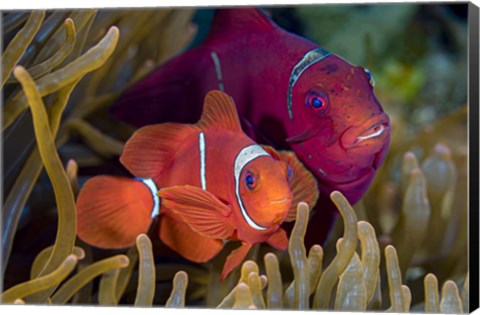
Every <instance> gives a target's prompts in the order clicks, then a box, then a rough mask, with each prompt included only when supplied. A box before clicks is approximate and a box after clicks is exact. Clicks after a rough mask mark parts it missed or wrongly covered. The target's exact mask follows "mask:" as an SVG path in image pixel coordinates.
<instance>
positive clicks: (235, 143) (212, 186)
mask: <svg viewBox="0 0 480 315" xmlns="http://www.w3.org/2000/svg"><path fill="white" fill-rule="evenodd" d="M120 162H121V163H122V164H123V165H124V166H125V167H126V168H127V169H128V170H129V171H130V173H131V174H132V175H133V176H135V177H134V178H127V177H118V176H96V177H93V178H91V179H89V180H88V181H87V182H86V183H85V185H84V186H83V187H82V189H81V190H80V193H79V196H78V199H77V216H78V219H77V234H78V236H79V238H80V239H81V240H83V241H85V242H86V243H88V244H90V245H93V246H95V247H100V248H108V249H120V248H126V247H128V246H132V245H133V244H134V243H135V238H136V236H137V235H138V234H140V233H145V232H146V231H147V230H148V229H149V226H150V224H151V222H152V219H153V218H154V217H157V216H159V219H160V226H159V236H160V240H161V241H162V242H163V243H165V244H166V245H167V246H168V247H170V248H171V249H173V250H174V251H175V252H177V253H178V254H180V255H181V256H183V257H184V258H186V259H188V260H190V261H193V262H197V263H201V262H207V261H209V260H210V259H212V258H213V257H214V256H215V255H216V254H217V253H218V252H219V251H220V250H221V249H222V248H223V246H224V244H225V241H229V240H239V241H241V246H240V247H238V248H237V249H235V250H233V251H232V252H231V253H230V255H229V256H228V257H227V259H226V262H225V265H224V268H223V271H222V275H221V278H222V279H223V278H224V277H225V276H226V275H228V274H229V273H230V272H231V271H232V270H233V269H234V268H235V267H236V266H238V265H239V264H240V263H241V262H242V260H243V259H244V258H245V256H246V255H247V253H248V251H249V249H250V248H251V247H252V245H253V244H256V243H261V242H266V243H267V244H269V245H271V246H273V247H275V248H277V249H281V250H284V249H286V248H287V245H288V237H287V234H286V232H285V231H284V230H283V229H282V228H281V227H280V225H281V224H282V223H283V222H288V221H292V220H294V219H295V215H296V206H297V204H298V202H300V201H305V202H307V203H308V204H309V205H310V206H313V205H314V204H315V202H316V200H317V198H318V190H317V184H316V181H315V178H314V177H313V176H312V174H311V173H310V172H309V171H307V170H306V169H305V168H304V167H303V166H302V164H301V163H300V162H299V161H298V159H297V158H296V157H295V155H294V154H293V153H292V152H286V151H276V150H274V149H273V148H271V147H269V146H265V145H258V144H257V143H255V142H254V141H253V140H252V139H250V138H249V137H248V136H247V135H245V133H244V132H243V131H242V129H241V125H240V121H239V118H238V114H237V111H236V107H235V104H234V102H233V100H232V99H231V97H230V96H228V95H227V94H225V93H223V92H220V91H211V92H209V93H208V94H207V95H206V97H205V102H204V110H203V113H202V115H201V118H200V120H199V121H198V122H197V123H196V124H179V123H163V124H157V125H149V126H145V127H143V128H140V129H139V130H137V131H136V132H135V133H134V134H133V135H132V137H131V138H130V139H129V140H128V141H127V142H126V144H125V146H124V149H123V152H122V154H121V156H120Z"/></svg>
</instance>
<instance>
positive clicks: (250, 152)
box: [234, 144, 269, 230]
mask: <svg viewBox="0 0 480 315" xmlns="http://www.w3.org/2000/svg"><path fill="white" fill-rule="evenodd" d="M260 156H269V154H268V153H267V151H265V150H264V149H263V148H262V147H261V146H259V145H258V144H252V145H250V146H248V147H245V148H243V149H242V150H241V151H240V152H239V153H238V155H237V157H236V158H235V166H234V175H235V194H236V195H237V201H238V205H239V207H240V211H241V212H242V216H243V218H244V219H245V221H247V223H248V225H250V226H251V227H252V228H254V229H255V230H266V229H267V228H266V227H263V226H261V225H258V224H257V223H255V222H254V221H253V220H252V218H250V216H249V215H248V213H247V210H245V207H244V205H243V201H242V197H241V196H240V174H241V173H242V170H243V168H244V167H245V165H247V164H248V163H249V162H251V161H253V160H255V159H256V158H258V157H260Z"/></svg>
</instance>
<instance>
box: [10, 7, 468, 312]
mask: <svg viewBox="0 0 480 315" xmlns="http://www.w3.org/2000/svg"><path fill="white" fill-rule="evenodd" d="M462 6H466V5H416V4H397V5H373V6H368V5H367V6H346V5H328V6H318V7H317V6H300V7H297V8H288V9H287V8H286V9H282V8H267V9H270V12H271V14H272V16H273V19H274V20H275V21H276V22H277V23H278V24H280V25H282V26H284V27H285V28H288V29H289V30H291V31H297V30H302V31H303V36H306V37H308V38H310V39H311V40H312V41H314V42H316V43H318V44H320V45H321V46H322V47H324V48H325V49H328V50H329V51H331V52H332V53H335V54H338V55H340V56H342V57H343V58H346V59H348V60H349V61H350V62H352V63H354V64H363V65H364V66H365V67H366V68H368V69H369V70H370V71H369V72H370V73H371V75H373V78H372V81H371V84H372V85H373V82H375V87H374V91H375V94H376V96H377V98H378V99H379V100H380V101H381V103H382V106H383V109H384V110H385V112H386V113H388V115H389V116H390V125H391V129H392V134H391V140H390V148H389V153H388V154H387V155H386V157H385V160H384V163H383V166H382V167H381V168H380V169H379V170H378V171H377V175H376V177H375V179H374V181H373V182H372V184H371V186H370V188H369V190H368V191H367V192H366V194H365V196H364V197H363V198H362V199H360V201H358V202H356V203H355V205H354V207H353V208H352V207H351V205H350V203H349V202H348V201H347V199H346V198H345V197H344V196H343V195H342V194H341V193H339V192H334V193H332V194H331V195H330V194H327V195H326V196H325V198H327V199H331V200H332V204H333V205H335V208H336V209H338V211H339V212H340V217H339V218H340V219H339V220H336V222H335V224H334V226H333V228H332V230H331V232H330V234H329V236H328V239H327V240H326V241H325V242H323V243H317V244H316V245H313V246H310V245H307V246H305V242H304V237H305V233H306V231H307V221H308V217H309V212H310V210H311V209H309V207H308V206H307V205H306V204H303V203H300V204H299V205H298V211H297V217H296V220H295V225H294V226H293V229H292V231H291V233H290V236H289V244H288V251H278V250H275V249H274V248H272V247H269V246H268V245H259V244H257V245H255V246H253V248H252V249H251V250H250V251H249V253H248V256H247V259H246V261H244V262H243V264H242V267H241V268H237V269H235V270H234V271H233V272H232V273H231V275H229V276H228V277H227V278H226V279H225V280H224V281H218V279H219V277H220V274H221V270H222V267H223V264H224V262H225V259H226V256H227V255H228V253H229V252H231V250H232V249H234V248H235V247H236V246H238V243H235V242H229V243H227V244H226V246H225V249H224V250H222V251H221V252H220V253H219V254H218V255H217V256H215V257H214V258H213V259H212V260H211V261H209V262H207V263H203V264H194V263H192V262H189V261H188V260H185V259H181V258H180V257H178V256H177V255H175V254H174V253H172V252H171V251H169V249H168V248H166V247H165V245H164V244H162V243H161V242H160V241H159V240H158V237H157V236H156V235H158V231H155V229H154V228H153V229H154V231H148V233H146V234H141V235H139V236H138V238H137V239H136V245H135V246H133V247H131V248H130V249H128V250H126V251H125V250H123V251H108V250H101V249H98V248H95V247H92V246H89V245H87V244H85V243H83V242H82V241H81V240H79V239H78V238H76V209H75V201H74V200H75V198H76V196H77V195H78V191H79V189H80V188H81V187H82V186H83V183H84V182H85V180H86V179H88V178H90V177H92V176H94V175H99V174H117V175H128V173H127V172H126V171H125V169H124V168H123V167H122V166H121V165H120V164H119V162H118V156H119V155H120V154H121V153H122V150H123V146H124V143H125V141H126V140H127V139H128V138H129V137H130V136H131V135H132V133H133V132H134V131H135V129H136V128H134V127H132V126H131V125H128V124H126V123H121V122H118V121H116V120H114V119H113V118H112V117H111V116H110V115H109V111H108V108H109V107H110V106H111V105H112V104H113V103H114V102H115V101H116V100H117V99H118V97H119V96H120V95H121V94H122V93H124V92H125V91H126V90H127V89H128V88H129V87H131V86H134V83H136V82H139V80H140V79H141V78H143V77H145V75H147V74H148V73H150V72H151V71H152V70H153V69H155V68H156V67H157V66H159V65H162V64H164V63H165V62H166V61H167V60H170V58H171V57H172V56H173V55H175V54H178V52H179V51H182V49H184V48H185V47H186V46H187V45H188V43H189V42H190V41H191V40H192V38H193V37H194V35H195V32H196V30H197V28H196V27H195V26H194V24H192V18H193V16H194V10H192V9H158V10H153V9H151V10H134V11H128V12H127V11H123V10H79V11H73V12H70V11H47V12H43V11H32V12H3V13H2V15H3V16H2V17H3V19H2V30H3V36H4V43H5V45H4V51H3V52H2V71H3V72H2V78H3V79H2V88H3V92H4V93H3V94H4V108H3V129H2V130H3V132H2V135H3V145H4V177H3V182H4V201H3V207H2V219H3V227H2V253H3V259H4V261H3V265H2V272H3V288H4V289H3V293H2V295H1V298H2V303H53V304H65V303H68V304H101V305H136V306H149V305H161V306H163V305H165V306H166V307H183V306H206V307H219V308H244V309H246V308H271V309H279V308H287V309H308V308H314V309H324V310H325V309H337V310H359V311H360V310H391V311H397V312H401V311H426V312H442V313H459V312H462V311H466V310H468V299H469V294H468V291H469V287H468V284H469V282H468V267H467V252H468V242H467V229H465V228H464V227H465V226H466V225H467V213H468V206H467V205H468V199H467V191H468V184H467V171H468V170H467V166H466V165H467V163H466V160H467V143H466V139H467V137H466V132H467V131H466V121H467V111H466V105H465V103H466V99H467V98H466V93H467V92H466V91H467V89H466V86H467V85H466V69H467V66H468V64H467V61H466V58H465V56H466V54H465V52H466V40H467V39H466V38H467V36H466V34H467V33H466V21H465V16H464V14H463V13H462V12H464V11H462ZM197 11H198V12H197V17H196V19H195V20H196V21H199V20H201V19H199V18H198V17H201V15H202V11H203V10H197ZM143 21H148V22H147V23H144V22H143ZM334 21H336V22H334ZM352 21H355V23H354V22H352ZM379 25H382V28H381V29H382V32H378V29H379ZM153 30H155V31H153ZM352 32H353V34H354V36H352ZM412 34H415V35H412ZM352 39H355V40H354V41H353V40H352ZM345 45H346V46H345ZM212 60H213V59H210V60H209V62H212ZM17 65H20V66H21V67H16V66H17ZM365 73H366V75H368V74H367V72H365ZM369 77H370V76H369ZM373 79H374V80H375V81H373ZM265 88H267V87H265ZM312 102H313V100H312ZM315 103H316V104H318V101H315ZM312 104H313V103H312ZM43 169H45V170H46V172H43ZM317 214H318V213H317ZM309 229H311V228H309ZM145 232H147V231H145ZM147 235H148V236H147Z"/></svg>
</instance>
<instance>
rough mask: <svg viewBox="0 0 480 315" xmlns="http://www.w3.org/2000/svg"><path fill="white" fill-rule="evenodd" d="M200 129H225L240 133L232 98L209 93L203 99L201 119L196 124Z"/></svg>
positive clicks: (217, 92)
mask: <svg viewBox="0 0 480 315" xmlns="http://www.w3.org/2000/svg"><path fill="white" fill-rule="evenodd" d="M197 126H198V127H199V128H200V129H203V130H207V129H212V128H215V129H226V130H231V131H235V132H242V126H241V125H240V120H239V119H238V114H237V108H236V107H235V103H234V102H233V100H232V98H231V97H230V96H229V95H227V94H225V93H223V92H220V91H216V90H214V91H210V92H208V94H207V96H206V97H205V102H204V106H203V113H202V117H200V120H199V121H198V123H197Z"/></svg>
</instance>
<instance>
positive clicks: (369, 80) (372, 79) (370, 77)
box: [363, 68, 375, 87]
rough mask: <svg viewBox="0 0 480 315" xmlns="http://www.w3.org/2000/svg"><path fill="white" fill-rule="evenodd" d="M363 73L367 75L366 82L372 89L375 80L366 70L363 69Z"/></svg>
mask: <svg viewBox="0 0 480 315" xmlns="http://www.w3.org/2000/svg"><path fill="white" fill-rule="evenodd" d="M363 71H365V74H366V75H367V79H368V82H370V85H371V86H372V87H374V86H375V79H374V78H373V74H372V73H371V72H370V70H368V69H367V68H363Z"/></svg>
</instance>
